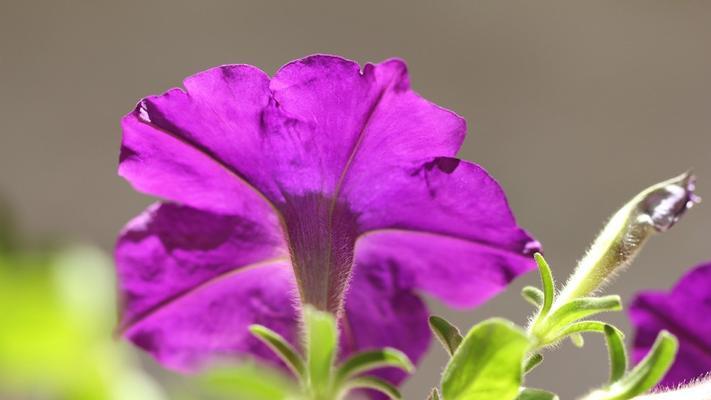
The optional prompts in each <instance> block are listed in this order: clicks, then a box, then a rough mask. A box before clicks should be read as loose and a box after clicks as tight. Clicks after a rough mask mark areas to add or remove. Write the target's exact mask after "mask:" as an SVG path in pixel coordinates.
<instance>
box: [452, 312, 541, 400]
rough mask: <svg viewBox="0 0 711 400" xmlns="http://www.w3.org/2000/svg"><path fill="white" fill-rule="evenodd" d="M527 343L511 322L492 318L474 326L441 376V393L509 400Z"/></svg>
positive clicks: (467, 399)
mask: <svg viewBox="0 0 711 400" xmlns="http://www.w3.org/2000/svg"><path fill="white" fill-rule="evenodd" d="M529 346H530V343H529V340H528V338H527V336H526V334H525V333H524V332H523V331H522V330H521V329H520V328H519V327H517V326H516V325H514V324H513V323H511V322H509V321H506V320H503V319H498V318H493V319H489V320H486V321H484V322H481V323H479V324H477V325H475V326H474V327H473V328H472V329H471V330H470V331H469V333H467V335H466V336H465V338H464V340H463V341H462V343H461V345H460V346H459V348H458V349H457V351H456V352H455V353H454V356H453V357H452V358H451V360H450V361H449V363H448V364H447V367H446V369H445V371H444V375H443V377H442V395H443V396H444V398H445V399H456V400H511V399H514V398H515V397H516V396H517V394H518V391H519V386H520V385H521V380H522V377H521V376H522V364H523V358H524V357H525V355H526V351H527V350H528V349H529Z"/></svg>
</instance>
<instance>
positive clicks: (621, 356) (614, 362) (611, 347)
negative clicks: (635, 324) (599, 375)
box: [604, 324, 627, 384]
mask: <svg viewBox="0 0 711 400" xmlns="http://www.w3.org/2000/svg"><path fill="white" fill-rule="evenodd" d="M604 329H605V343H607V351H608V354H609V357H610V383H611V384H612V383H615V382H616V381H618V380H619V379H620V378H622V376H623V375H624V374H625V371H627V351H625V341H624V337H623V336H622V334H621V332H620V331H619V329H617V328H615V327H613V326H612V325H608V324H605V328H604Z"/></svg>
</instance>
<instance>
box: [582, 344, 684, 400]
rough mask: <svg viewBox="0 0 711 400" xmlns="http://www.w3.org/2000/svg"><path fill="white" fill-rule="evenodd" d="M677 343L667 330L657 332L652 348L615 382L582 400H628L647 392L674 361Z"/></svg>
mask: <svg viewBox="0 0 711 400" xmlns="http://www.w3.org/2000/svg"><path fill="white" fill-rule="evenodd" d="M678 346H679V343H678V341H677V340H676V338H675V337H674V335H672V334H670V333H669V332H667V331H661V332H659V335H657V339H656V340H655V341H654V345H653V346H652V349H651V350H650V351H649V353H647V355H646V356H645V357H644V358H643V359H642V361H640V363H639V364H637V366H635V367H634V368H633V369H632V370H631V371H629V372H628V373H627V374H626V375H624V376H623V377H622V378H621V379H619V380H618V381H617V382H615V383H613V384H612V385H609V386H607V387H605V388H603V389H599V390H596V391H594V392H592V393H590V394H589V395H587V396H586V397H585V399H584V400H628V399H631V398H633V397H635V396H637V395H640V394H643V393H645V392H647V391H648V390H649V389H651V388H652V387H654V386H655V385H656V384H657V383H659V381H660V380H661V379H662V378H663V377H664V374H666V372H667V370H669V367H670V366H671V364H672V363H673V362H674V357H675V356H676V351H677V349H678Z"/></svg>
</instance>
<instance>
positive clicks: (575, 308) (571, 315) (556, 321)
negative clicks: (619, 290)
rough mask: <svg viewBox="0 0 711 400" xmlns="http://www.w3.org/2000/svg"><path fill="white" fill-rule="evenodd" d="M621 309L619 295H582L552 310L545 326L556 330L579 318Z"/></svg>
mask: <svg viewBox="0 0 711 400" xmlns="http://www.w3.org/2000/svg"><path fill="white" fill-rule="evenodd" d="M621 309H622V301H621V300H620V296H617V295H612V296H603V297H582V298H578V299H574V300H571V301H570V302H568V303H566V304H563V305H562V306H561V307H560V308H558V309H557V310H555V311H553V313H551V314H550V316H549V317H548V319H547V322H546V327H547V328H548V329H549V330H553V331H554V330H557V329H559V328H560V327H563V326H565V325H568V324H570V323H572V322H575V321H577V320H579V319H582V318H586V317H589V316H592V315H595V314H599V313H601V312H606V311H619V310H621Z"/></svg>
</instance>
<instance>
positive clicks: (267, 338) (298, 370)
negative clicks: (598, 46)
mask: <svg viewBox="0 0 711 400" xmlns="http://www.w3.org/2000/svg"><path fill="white" fill-rule="evenodd" d="M249 331H250V332H251V333H252V335H254V336H256V337H257V339H259V340H261V341H262V342H263V343H264V344H266V345H267V346H268V347H269V348H270V349H271V350H272V351H273V352H274V353H275V354H277V355H278V356H279V358H281V360H282V361H284V363H285V364H286V365H287V367H289V369H290V370H291V371H292V372H293V373H294V374H295V375H296V376H298V377H301V376H303V375H304V361H303V359H302V358H301V356H300V355H299V354H298V353H297V352H296V350H294V348H293V347H291V345H290V344H289V343H288V342H287V341H286V339H284V338H283V337H282V336H281V335H280V334H278V333H276V332H274V331H273V330H271V329H269V328H267V327H266V326H263V325H257V324H255V325H251V326H250V327H249Z"/></svg>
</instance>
